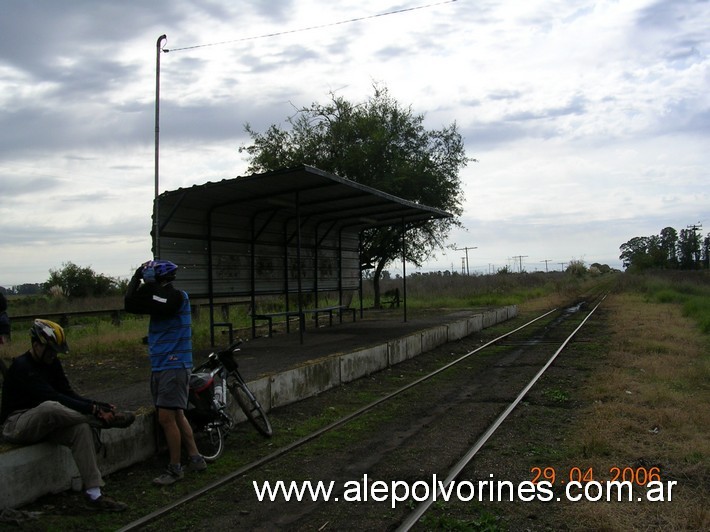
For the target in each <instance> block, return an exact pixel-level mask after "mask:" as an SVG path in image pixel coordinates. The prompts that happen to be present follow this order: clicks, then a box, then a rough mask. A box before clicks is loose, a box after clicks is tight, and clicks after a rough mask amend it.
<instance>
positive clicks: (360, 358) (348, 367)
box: [339, 344, 388, 383]
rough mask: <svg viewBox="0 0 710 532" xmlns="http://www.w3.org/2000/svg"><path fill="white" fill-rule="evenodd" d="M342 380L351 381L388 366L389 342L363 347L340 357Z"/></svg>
mask: <svg viewBox="0 0 710 532" xmlns="http://www.w3.org/2000/svg"><path fill="white" fill-rule="evenodd" d="M339 358H340V381H341V383H344V382H351V381H354V380H355V379H358V378H360V377H364V376H365V375H370V374H371V373H376V372H378V371H382V370H383V369H385V368H386V367H387V364H388V358H387V344H382V345H378V346H375V347H370V348H367V349H361V350H360V351H355V352H353V353H348V354H346V355H341V356H340V357H339Z"/></svg>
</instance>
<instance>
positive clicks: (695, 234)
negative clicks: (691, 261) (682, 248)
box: [686, 222, 703, 269]
mask: <svg viewBox="0 0 710 532" xmlns="http://www.w3.org/2000/svg"><path fill="white" fill-rule="evenodd" d="M686 227H687V228H688V229H691V230H692V231H693V240H694V242H693V247H694V248H695V250H694V251H695V267H696V268H697V269H700V238H698V231H702V230H703V224H701V223H700V222H698V223H697V224H694V225H688V226H686Z"/></svg>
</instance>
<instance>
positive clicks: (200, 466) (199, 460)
mask: <svg viewBox="0 0 710 532" xmlns="http://www.w3.org/2000/svg"><path fill="white" fill-rule="evenodd" d="M206 469H207V462H205V459H204V458H203V457H202V456H201V455H197V456H191V457H190V461H189V462H188V463H187V470H188V471H190V472H193V473H194V472H197V471H205V470H206Z"/></svg>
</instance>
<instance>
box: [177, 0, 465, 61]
mask: <svg viewBox="0 0 710 532" xmlns="http://www.w3.org/2000/svg"><path fill="white" fill-rule="evenodd" d="M456 1H457V0H445V1H444V2H437V3H435V4H426V5H423V6H416V7H407V8H404V9H396V10H393V11H387V12H385V13H378V14H376V15H367V16H364V17H358V18H351V19H348V20H341V21H338V22H330V23H328V24H320V25H318V26H309V27H307V28H299V29H297V30H284V31H277V32H275V33H266V34H264V35H255V36H252V37H243V38H241V39H232V40H230V41H220V42H213V43H208V44H196V45H194V46H183V47H182V48H173V49H170V50H169V49H167V48H163V52H166V53H167V52H180V51H182V50H193V49H195V48H206V47H208V46H220V45H222V44H230V43H235V42H243V41H253V40H256V39H265V38H267V37H278V36H279V35H288V34H290V33H300V32H303V31H311V30H318V29H322V28H330V27H333V26H339V25H342V24H350V23H352V22H360V21H362V20H368V19H373V18H378V17H386V16H388V15H398V14H400V13H406V12H408V11H417V10H419V9H428V8H430V7H436V6H440V5H444V4H451V3H453V2H456Z"/></svg>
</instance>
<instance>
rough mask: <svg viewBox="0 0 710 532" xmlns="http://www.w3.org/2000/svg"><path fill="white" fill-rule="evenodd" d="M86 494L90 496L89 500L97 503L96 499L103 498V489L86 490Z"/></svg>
mask: <svg viewBox="0 0 710 532" xmlns="http://www.w3.org/2000/svg"><path fill="white" fill-rule="evenodd" d="M86 494H87V495H88V496H89V498H90V499H91V500H92V501H95V500H96V499H98V498H99V497H101V488H99V487H96V488H89V489H88V490H86Z"/></svg>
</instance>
